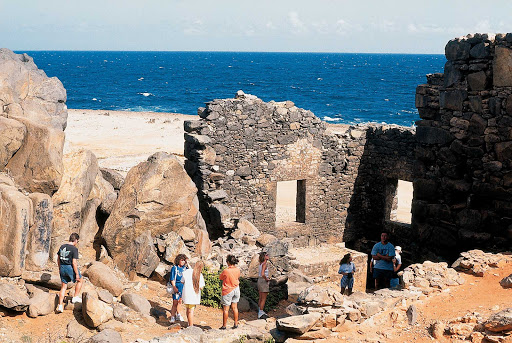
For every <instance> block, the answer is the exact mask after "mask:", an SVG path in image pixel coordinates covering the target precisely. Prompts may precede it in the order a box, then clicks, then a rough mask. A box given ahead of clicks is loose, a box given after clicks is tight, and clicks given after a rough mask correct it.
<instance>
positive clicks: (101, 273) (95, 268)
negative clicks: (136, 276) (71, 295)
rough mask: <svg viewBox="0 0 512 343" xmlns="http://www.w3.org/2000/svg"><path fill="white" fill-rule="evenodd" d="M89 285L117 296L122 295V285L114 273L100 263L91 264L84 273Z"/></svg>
mask: <svg viewBox="0 0 512 343" xmlns="http://www.w3.org/2000/svg"><path fill="white" fill-rule="evenodd" d="M84 275H86V276H87V277H88V278H89V280H90V281H91V283H92V284H93V285H95V286H97V287H101V288H104V289H106V290H107V291H109V292H110V293H112V294H113V295H114V296H116V297H117V296H119V295H121V293H123V284H122V283H121V281H120V280H119V278H117V276H116V275H115V274H114V271H113V270H112V269H110V268H109V267H108V266H107V265H105V264H103V263H101V262H93V263H92V265H91V266H90V267H89V268H87V270H86V271H84Z"/></svg>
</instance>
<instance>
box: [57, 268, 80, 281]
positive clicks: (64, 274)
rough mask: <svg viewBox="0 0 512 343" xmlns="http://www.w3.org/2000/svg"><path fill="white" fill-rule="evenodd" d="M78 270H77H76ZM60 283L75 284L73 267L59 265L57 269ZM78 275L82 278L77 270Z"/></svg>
mask: <svg viewBox="0 0 512 343" xmlns="http://www.w3.org/2000/svg"><path fill="white" fill-rule="evenodd" d="M77 269H78V268H77ZM59 274H60V281H62V283H66V284H67V283H69V282H73V283H75V282H76V275H75V271H74V270H73V266H72V265H71V264H61V265H60V269H59ZM78 275H79V276H80V278H82V274H81V273H80V270H78Z"/></svg>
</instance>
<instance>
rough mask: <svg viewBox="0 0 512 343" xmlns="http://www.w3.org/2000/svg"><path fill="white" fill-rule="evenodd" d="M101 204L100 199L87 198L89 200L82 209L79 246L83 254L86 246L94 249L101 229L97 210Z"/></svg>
mask: <svg viewBox="0 0 512 343" xmlns="http://www.w3.org/2000/svg"><path fill="white" fill-rule="evenodd" d="M100 204H101V200H100V199H97V198H94V199H90V200H87V202H86V203H85V207H84V208H83V210H82V214H81V225H80V232H79V235H80V240H79V242H78V247H79V249H80V250H81V251H80V253H82V254H83V253H84V251H83V249H84V248H85V249H92V247H93V242H94V237H95V236H96V234H97V233H98V230H99V229H100V228H99V226H98V221H97V220H96V212H97V210H98V206H100Z"/></svg>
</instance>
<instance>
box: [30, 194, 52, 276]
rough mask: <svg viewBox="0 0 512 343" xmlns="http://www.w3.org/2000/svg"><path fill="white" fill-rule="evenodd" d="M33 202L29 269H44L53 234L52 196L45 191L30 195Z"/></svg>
mask: <svg viewBox="0 0 512 343" xmlns="http://www.w3.org/2000/svg"><path fill="white" fill-rule="evenodd" d="M29 198H30V200H31V201H32V204H33V209H34V211H33V221H32V222H33V223H34V224H33V225H32V226H31V227H30V231H29V233H28V238H27V258H26V264H25V268H26V269H27V270H34V271H37V270H42V269H44V267H45V266H46V263H47V262H48V259H49V257H50V239H51V234H52V228H53V225H52V220H53V204H52V198H51V197H50V196H49V195H47V194H43V193H31V194H30V195H29Z"/></svg>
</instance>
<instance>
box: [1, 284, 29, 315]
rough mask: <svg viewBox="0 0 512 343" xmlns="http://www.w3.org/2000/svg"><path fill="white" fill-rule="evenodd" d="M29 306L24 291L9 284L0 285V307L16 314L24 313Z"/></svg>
mask: <svg viewBox="0 0 512 343" xmlns="http://www.w3.org/2000/svg"><path fill="white" fill-rule="evenodd" d="M29 305H30V299H29V297H28V294H27V292H26V291H25V290H22V289H21V288H19V287H17V286H15V285H11V284H9V283H0V306H3V307H5V308H8V309H11V310H13V311H17V312H24V311H25V310H26V309H27V307H28V306H29Z"/></svg>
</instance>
